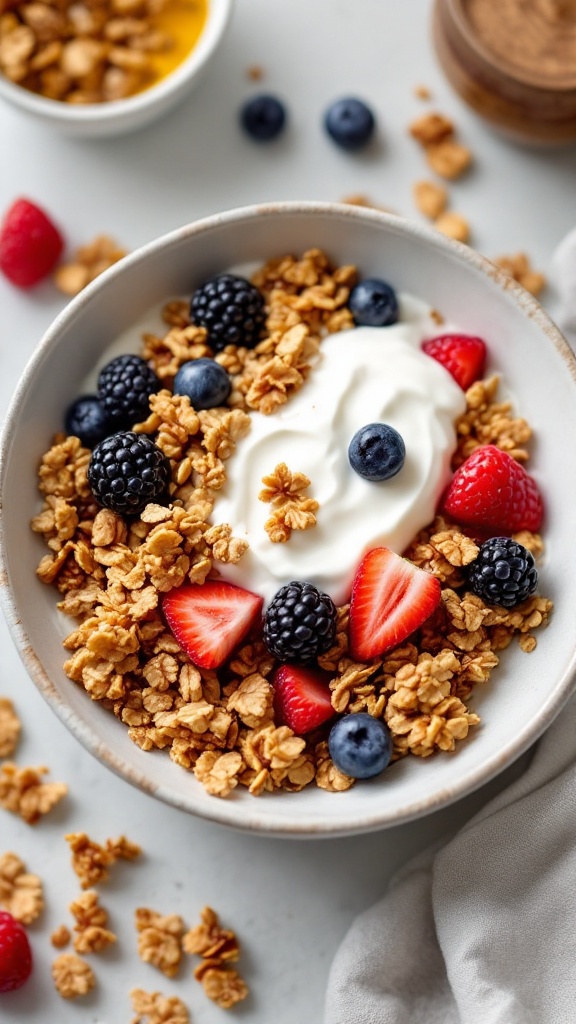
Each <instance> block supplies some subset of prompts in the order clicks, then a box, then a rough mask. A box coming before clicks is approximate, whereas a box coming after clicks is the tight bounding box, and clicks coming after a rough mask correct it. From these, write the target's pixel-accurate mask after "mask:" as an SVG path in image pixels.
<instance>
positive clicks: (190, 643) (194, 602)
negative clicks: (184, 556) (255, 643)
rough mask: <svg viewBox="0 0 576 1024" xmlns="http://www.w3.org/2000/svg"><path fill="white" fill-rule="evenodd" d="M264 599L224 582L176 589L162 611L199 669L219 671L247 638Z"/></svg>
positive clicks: (216, 581)
mask: <svg viewBox="0 0 576 1024" xmlns="http://www.w3.org/2000/svg"><path fill="white" fill-rule="evenodd" d="M262 604H263V598H261V597H259V595H258V594H253V593H252V591H251V590H244V589H243V588H242V587H236V586H234V584H232V583H225V582H224V581H223V580H207V581H206V583H203V584H201V585H199V584H196V583H192V584H190V585H189V586H183V587H176V588H175V589H174V590H170V591H168V593H167V594H164V596H163V598H162V610H163V612H164V615H165V617H166V621H167V623H168V625H169V626H170V629H171V630H172V632H173V634H174V636H175V637H176V639H177V641H178V643H179V644H180V646H181V647H182V649H183V650H184V651H185V652H186V654H187V655H188V656H189V657H190V658H191V659H192V661H193V662H194V663H195V664H196V665H198V666H199V667H200V668H218V667H219V666H220V665H222V664H223V662H225V661H226V658H227V657H228V655H229V654H231V653H232V651H233V650H234V648H235V647H236V646H237V645H238V644H239V643H240V641H241V640H243V639H244V637H245V636H246V633H247V632H248V630H249V629H250V626H251V625H252V623H253V622H254V620H255V619H256V616H257V615H258V614H259V613H260V611H261V609H262Z"/></svg>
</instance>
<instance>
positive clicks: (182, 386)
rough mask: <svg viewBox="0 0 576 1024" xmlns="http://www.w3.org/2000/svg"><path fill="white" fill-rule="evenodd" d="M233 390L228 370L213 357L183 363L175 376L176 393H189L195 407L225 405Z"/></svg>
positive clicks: (204, 407) (211, 407)
mask: <svg viewBox="0 0 576 1024" xmlns="http://www.w3.org/2000/svg"><path fill="white" fill-rule="evenodd" d="M231 390H232V381H231V380H230V377H229V376H228V374H227V373H226V370H225V369H224V367H223V366H220V363H216V362H214V360H213V359H191V360H190V361H189V362H188V363H182V366H181V367H180V369H179V370H178V373H177V374H176V376H175V378H174V394H175V395H187V396H188V398H189V399H190V402H191V403H192V405H193V406H194V408H195V409H213V408H214V406H216V405H224V402H225V401H226V399H227V398H228V395H229V394H230V391H231Z"/></svg>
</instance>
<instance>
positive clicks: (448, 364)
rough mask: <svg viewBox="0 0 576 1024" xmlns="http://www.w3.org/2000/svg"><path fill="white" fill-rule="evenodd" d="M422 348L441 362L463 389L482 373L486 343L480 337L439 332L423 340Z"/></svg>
mask: <svg viewBox="0 0 576 1024" xmlns="http://www.w3.org/2000/svg"><path fill="white" fill-rule="evenodd" d="M422 349H423V351H424V352H426V354H427V355H429V356H432V358H433V359H436V360H437V361H438V362H439V363H442V366H443V367H444V368H445V369H446V370H448V373H451V374H452V376H453V377H454V380H455V381H456V383H457V384H459V385H460V387H461V388H462V389H463V390H464V391H466V390H467V389H468V388H469V387H470V385H471V384H473V383H474V381H475V380H479V379H480V377H481V376H482V374H483V373H484V366H485V363H486V344H485V342H483V341H482V338H475V337H473V336H472V335H470V334H440V335H438V337H437V338H431V339H430V341H425V342H423V344H422Z"/></svg>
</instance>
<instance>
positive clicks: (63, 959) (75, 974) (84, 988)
mask: <svg viewBox="0 0 576 1024" xmlns="http://www.w3.org/2000/svg"><path fill="white" fill-rule="evenodd" d="M52 979H53V981H54V987H55V988H56V991H57V992H58V995H60V996H62V999H77V998H78V997H79V996H85V995H87V994H88V992H90V991H91V990H92V989H93V988H94V986H95V985H96V976H95V974H94V971H93V970H92V968H91V967H90V964H88V963H87V962H86V961H85V960H83V959H82V958H81V957H79V956H77V955H76V953H61V954H60V956H58V957H56V959H55V960H54V962H53V964H52Z"/></svg>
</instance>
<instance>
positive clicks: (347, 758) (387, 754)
mask: <svg viewBox="0 0 576 1024" xmlns="http://www.w3.org/2000/svg"><path fill="white" fill-rule="evenodd" d="M328 750H329V751H330V757H331V758H332V760H333V762H334V764H335V765H336V767H337V768H339V769H340V771H341V772H344V774H345V775H350V776H351V777H352V778H353V779H371V778H373V776H374V775H380V772H383V771H384V769H385V768H386V767H387V766H388V764H389V762H390V758H391V756H392V740H391V738H390V733H389V731H388V729H387V727H386V726H385V725H384V722H381V721H380V719H379V718H372V715H368V714H366V712H364V711H359V712H358V714H352V715H344V717H343V718H340V719H339V720H338V721H337V722H336V723H335V724H334V725H333V726H332V728H331V730H330V735H329V736H328Z"/></svg>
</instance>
